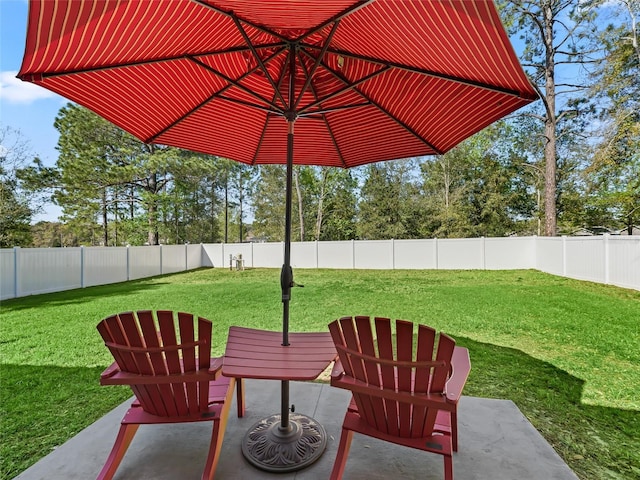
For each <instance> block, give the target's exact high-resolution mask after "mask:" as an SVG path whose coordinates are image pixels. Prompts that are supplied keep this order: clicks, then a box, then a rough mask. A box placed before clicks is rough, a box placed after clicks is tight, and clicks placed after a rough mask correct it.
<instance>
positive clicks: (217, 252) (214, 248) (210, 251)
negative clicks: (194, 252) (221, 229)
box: [202, 243, 224, 267]
mask: <svg viewBox="0 0 640 480" xmlns="http://www.w3.org/2000/svg"><path fill="white" fill-rule="evenodd" d="M223 255H224V245H223V244H221V243H214V244H212V243H205V244H203V245H202V266H203V267H223V266H224V265H223V263H224V262H223V260H222V258H223Z"/></svg>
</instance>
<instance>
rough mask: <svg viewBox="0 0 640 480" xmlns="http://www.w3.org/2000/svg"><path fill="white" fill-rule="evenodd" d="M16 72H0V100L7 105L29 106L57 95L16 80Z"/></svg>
mask: <svg viewBox="0 0 640 480" xmlns="http://www.w3.org/2000/svg"><path fill="white" fill-rule="evenodd" d="M17 74H18V72H16V71H11V70H10V71H6V72H0V99H2V100H5V101H7V102H9V103H21V104H29V103H33V102H35V101H36V100H40V99H43V98H52V97H56V96H57V95H56V94H55V93H53V92H50V91H49V90H47V89H45V88H42V87H39V86H38V85H35V84H33V83H28V82H23V81H22V80H20V79H18V78H16V75H17Z"/></svg>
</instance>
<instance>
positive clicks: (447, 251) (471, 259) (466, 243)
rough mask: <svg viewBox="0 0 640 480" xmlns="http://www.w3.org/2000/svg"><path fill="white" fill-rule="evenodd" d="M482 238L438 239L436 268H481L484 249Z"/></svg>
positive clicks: (482, 266)
mask: <svg viewBox="0 0 640 480" xmlns="http://www.w3.org/2000/svg"><path fill="white" fill-rule="evenodd" d="M483 240H484V239H482V238H451V239H447V240H438V268H440V269H442V270H451V269H483V268H484V251H483V244H484V242H483Z"/></svg>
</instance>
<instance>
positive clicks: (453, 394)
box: [445, 347, 471, 403]
mask: <svg viewBox="0 0 640 480" xmlns="http://www.w3.org/2000/svg"><path fill="white" fill-rule="evenodd" d="M470 371H471V361H470V360H469V350H467V349H466V348H464V347H455V349H454V350H453V355H452V356H451V377H449V380H448V381H447V385H446V390H445V391H446V395H447V400H449V401H452V402H455V403H458V400H459V399H460V395H462V389H463V388H464V385H465V383H467V378H468V377H469V372H470Z"/></svg>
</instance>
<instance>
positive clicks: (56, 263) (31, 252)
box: [17, 247, 82, 297]
mask: <svg viewBox="0 0 640 480" xmlns="http://www.w3.org/2000/svg"><path fill="white" fill-rule="evenodd" d="M17 262H18V268H19V269H20V272H19V273H18V292H17V294H18V296H20V297H22V296H25V295H38V294H41V293H49V292H60V291H62V290H71V289H73V288H80V287H81V286H82V268H81V265H82V250H81V248H80V247H73V248H21V249H19V250H18V255H17Z"/></svg>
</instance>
